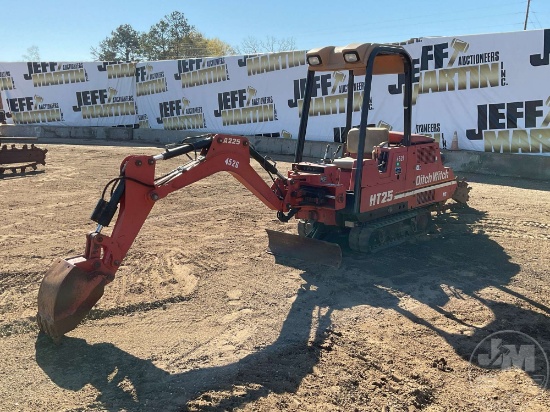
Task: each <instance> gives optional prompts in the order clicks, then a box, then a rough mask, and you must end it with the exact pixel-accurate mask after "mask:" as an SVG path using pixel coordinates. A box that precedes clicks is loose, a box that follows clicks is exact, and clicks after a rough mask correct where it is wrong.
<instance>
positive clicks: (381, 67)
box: [306, 43, 405, 76]
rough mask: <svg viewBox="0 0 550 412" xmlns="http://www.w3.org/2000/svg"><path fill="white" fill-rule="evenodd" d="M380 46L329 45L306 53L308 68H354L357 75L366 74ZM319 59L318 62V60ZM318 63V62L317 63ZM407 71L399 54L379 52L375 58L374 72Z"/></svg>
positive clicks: (399, 72)
mask: <svg viewBox="0 0 550 412" xmlns="http://www.w3.org/2000/svg"><path fill="white" fill-rule="evenodd" d="M380 46H387V45H382V44H378V43H352V44H348V45H347V46H343V47H335V46H327V47H319V48H316V49H312V50H310V51H308V52H307V53H306V59H307V62H308V70H311V71H335V70H353V74H354V75H355V76H361V75H364V74H365V72H366V66H367V63H368V61H369V57H370V55H371V53H372V52H373V51H375V50H376V49H378V48H379V47H380ZM316 59H318V63H317V60H316ZM315 63H317V64H315ZM401 73H405V65H404V62H403V58H402V57H401V56H400V55H399V54H378V55H377V56H376V58H375V59H374V65H373V67H372V74H373V75H377V74H401Z"/></svg>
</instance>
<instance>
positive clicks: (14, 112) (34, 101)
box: [8, 94, 63, 124]
mask: <svg viewBox="0 0 550 412" xmlns="http://www.w3.org/2000/svg"><path fill="white" fill-rule="evenodd" d="M8 106H9V109H10V112H11V117H12V118H13V123H14V124H30V123H51V122H62V121H63V113H61V109H60V108H59V103H44V99H43V98H42V97H41V96H38V95H36V94H35V95H34V97H30V96H28V97H18V98H15V99H8Z"/></svg>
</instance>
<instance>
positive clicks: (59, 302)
mask: <svg viewBox="0 0 550 412" xmlns="http://www.w3.org/2000/svg"><path fill="white" fill-rule="evenodd" d="M79 260H80V261H81V260H83V258H76V259H70V260H69V261H67V260H65V259H59V260H57V261H56V262H55V263H54V264H53V265H52V267H50V269H49V270H48V271H47V272H46V274H45V275H44V279H42V283H41V284H40V289H39V291H38V314H37V315H36V320H37V322H38V326H39V328H40V330H41V331H42V332H45V333H46V334H48V335H49V336H51V337H52V338H53V339H54V341H58V340H59V339H60V338H61V337H62V336H63V335H64V334H65V333H67V332H69V331H70V330H73V329H74V328H75V327H76V326H77V325H78V324H79V323H80V322H81V321H82V319H84V317H85V316H86V315H87V314H88V312H89V311H90V309H92V307H93V306H94V305H95V303H96V302H97V301H98V300H99V299H100V298H101V296H103V288H104V286H105V278H104V277H103V276H101V275H95V274H93V273H87V272H85V271H83V270H82V269H80V268H79V267H77V266H75V265H74V264H73V263H75V264H76V263H77V262H78V261H79Z"/></svg>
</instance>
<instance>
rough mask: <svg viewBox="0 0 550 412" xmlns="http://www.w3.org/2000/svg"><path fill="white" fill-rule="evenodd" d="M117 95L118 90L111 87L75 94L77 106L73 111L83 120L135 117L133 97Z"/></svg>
mask: <svg viewBox="0 0 550 412" xmlns="http://www.w3.org/2000/svg"><path fill="white" fill-rule="evenodd" d="M117 94H118V90H116V89H114V88H112V87H109V88H108V89H99V90H86V91H81V92H76V101H77V105H76V106H73V111H75V112H82V118H83V119H95V118H98V117H114V116H127V115H135V114H136V105H135V103H134V96H117Z"/></svg>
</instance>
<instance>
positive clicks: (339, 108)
mask: <svg viewBox="0 0 550 412" xmlns="http://www.w3.org/2000/svg"><path fill="white" fill-rule="evenodd" d="M346 78H347V75H346V74H344V73H342V72H334V73H331V74H321V75H319V76H315V77H314V79H315V84H314V86H313V93H312V99H311V103H310V107H309V115H310V116H326V115H331V114H338V113H345V112H346V104H347V103H346V102H347V89H348V85H347V83H346ZM364 86H365V82H359V83H354V85H353V90H354V92H353V111H354V112H358V111H360V110H361V105H362V104H363V88H364ZM305 92H306V78H305V77H304V78H303V79H298V80H294V98H293V99H291V100H289V101H288V107H290V108H294V107H297V108H298V116H301V114H302V105H303V103H304V95H305ZM369 110H372V98H371V101H370V108H369Z"/></svg>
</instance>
